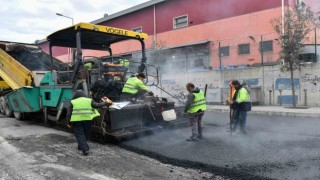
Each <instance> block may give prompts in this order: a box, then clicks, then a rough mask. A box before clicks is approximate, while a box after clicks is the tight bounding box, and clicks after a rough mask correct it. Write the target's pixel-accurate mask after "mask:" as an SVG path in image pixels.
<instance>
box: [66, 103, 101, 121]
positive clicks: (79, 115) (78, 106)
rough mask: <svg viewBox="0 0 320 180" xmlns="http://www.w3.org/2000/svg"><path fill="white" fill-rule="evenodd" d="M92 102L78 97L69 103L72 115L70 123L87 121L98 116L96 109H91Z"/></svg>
mask: <svg viewBox="0 0 320 180" xmlns="http://www.w3.org/2000/svg"><path fill="white" fill-rule="evenodd" d="M91 102H92V100H91V99H90V98H86V97H80V98H77V99H74V100H72V101H71V104H72V107H73V108H72V115H71V119H70V122H76V121H88V120H92V119H93V118H95V117H97V116H99V115H100V114H99V112H98V111H97V109H94V108H92V107H91Z"/></svg>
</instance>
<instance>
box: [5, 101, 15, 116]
mask: <svg viewBox="0 0 320 180" xmlns="http://www.w3.org/2000/svg"><path fill="white" fill-rule="evenodd" d="M4 104H5V106H4V114H5V115H6V116H8V117H13V111H12V110H11V109H10V108H9V105H8V102H7V101H6V100H5V103H4Z"/></svg>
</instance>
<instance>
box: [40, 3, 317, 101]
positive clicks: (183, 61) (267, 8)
mask: <svg viewBox="0 0 320 180" xmlns="http://www.w3.org/2000/svg"><path fill="white" fill-rule="evenodd" d="M302 1H303V2H304V3H306V4H307V5H309V6H311V7H312V8H313V10H315V11H316V10H320V5H319V4H320V3H319V2H318V0H283V1H282V0H267V1H266V0H152V1H148V2H146V3H143V4H140V5H138V6H135V7H132V8H129V9H127V10H124V11H121V12H118V13H115V14H112V15H110V16H105V17H103V18H100V19H97V20H95V21H93V22H92V23H94V24H99V25H106V26H113V27H118V28H123V29H130V30H133V31H141V32H144V33H147V34H149V38H148V39H146V47H147V49H148V53H147V54H148V63H151V64H155V65H156V66H159V67H160V69H161V73H163V74H165V76H164V78H166V79H167V82H172V81H171V80H170V77H172V76H170V74H171V75H177V74H181V77H180V78H181V79H183V81H178V82H183V83H184V81H187V80H191V79H190V78H186V76H188V77H192V76H200V77H201V78H203V79H205V80H204V81H199V82H203V83H207V82H211V83H210V84H214V85H211V88H212V89H216V88H217V89H220V90H217V92H215V93H213V94H219V95H218V96H219V98H214V100H212V102H217V103H221V102H223V90H221V89H223V88H226V87H225V83H224V82H222V81H221V80H220V81H217V82H215V83H212V81H211V77H210V76H211V75H212V73H213V74H217V73H218V74H219V72H212V71H215V70H218V71H221V70H229V69H242V68H252V67H260V66H262V65H264V66H266V65H275V64H279V51H280V45H279V42H278V34H277V33H276V32H275V31H274V30H273V27H272V24H271V20H272V19H274V18H278V17H281V15H282V12H283V11H282V10H286V9H287V8H289V7H293V6H295V5H296V4H297V3H299V2H302ZM282 2H283V3H284V4H283V6H282ZM319 34H320V32H319ZM312 36H313V34H312V35H311V38H310V41H309V42H308V44H309V45H308V47H307V48H306V51H307V53H309V54H310V53H311V54H312V53H314V52H315V51H313V50H312V49H313V48H312V47H313V46H312V45H313V44H315V41H316V39H317V38H316V36H313V38H312ZM318 42H319V40H318ZM41 46H42V47H43V49H44V50H47V48H48V47H47V44H46V42H44V43H42V44H41ZM138 48H139V46H138V45H137V44H135V42H132V41H125V42H122V43H118V44H116V45H112V49H113V53H114V54H117V55H124V56H126V57H128V58H131V59H133V60H135V59H137V60H138V59H139V58H140V57H139V54H138V53H136V52H137V51H139V49H138ZM319 49H320V48H319ZM67 52H68V51H67V49H65V48H55V49H53V53H54V55H55V56H56V57H57V58H59V59H62V60H65V61H68V60H70V55H68V53H67ZM106 54H107V53H106ZM314 54H317V53H314ZM84 55H93V56H100V55H105V54H104V53H101V52H96V51H84ZM317 58H318V59H319V53H318V57H317ZM307 59H308V58H307ZM190 73H191V74H190ZM258 74H259V73H258ZM175 77H177V76H175ZM237 78H238V77H233V78H230V80H231V79H237ZM259 78H261V77H259ZM171 79H172V78H171ZM207 79H208V81H207ZM220 79H224V78H223V77H222V75H221V76H220ZM228 80H229V79H228ZM164 82H166V81H164ZM203 83H202V84H203ZM263 85H264V84H261V83H260V84H259V85H256V88H257V90H256V91H257V93H256V94H258V95H257V101H259V100H258V99H265V98H264V97H266V96H265V95H266V94H267V92H264V90H263V89H264V88H262V86H263ZM173 86H174V87H170V86H169V87H170V88H173V89H174V88H177V87H178V86H180V85H177V84H173ZM180 89H184V87H183V85H182V87H180V88H178V89H177V91H180ZM215 91H216V90H215ZM218 91H219V92H220V93H219V92H218ZM261 91H262V92H261ZM178 94H179V93H178ZM213 96H214V95H213ZM263 103H264V104H265V101H264V100H262V104H263Z"/></svg>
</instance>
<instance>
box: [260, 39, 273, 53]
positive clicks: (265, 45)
mask: <svg viewBox="0 0 320 180" xmlns="http://www.w3.org/2000/svg"><path fill="white" fill-rule="evenodd" d="M270 51H273V41H262V42H260V52H270Z"/></svg>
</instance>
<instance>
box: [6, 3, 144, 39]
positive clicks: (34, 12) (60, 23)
mask: <svg viewBox="0 0 320 180" xmlns="http://www.w3.org/2000/svg"><path fill="white" fill-rule="evenodd" d="M147 1H148V0H1V6H0V17H1V21H0V27H1V28H0V41H14V42H23V43H34V42H35V41H36V40H42V39H45V38H46V37H47V36H48V35H49V34H51V33H53V32H55V31H57V30H60V29H63V28H66V27H68V26H71V24H72V20H71V19H68V18H65V17H61V16H57V15H56V13H60V14H63V15H65V16H69V17H72V18H73V19H74V23H75V24H76V23H79V22H91V21H94V20H96V19H99V18H102V17H103V15H104V14H106V13H107V14H109V15H111V14H114V13H116V12H119V11H121V10H125V9H127V8H130V7H132V6H135V5H138V4H141V3H144V2H147Z"/></svg>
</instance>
